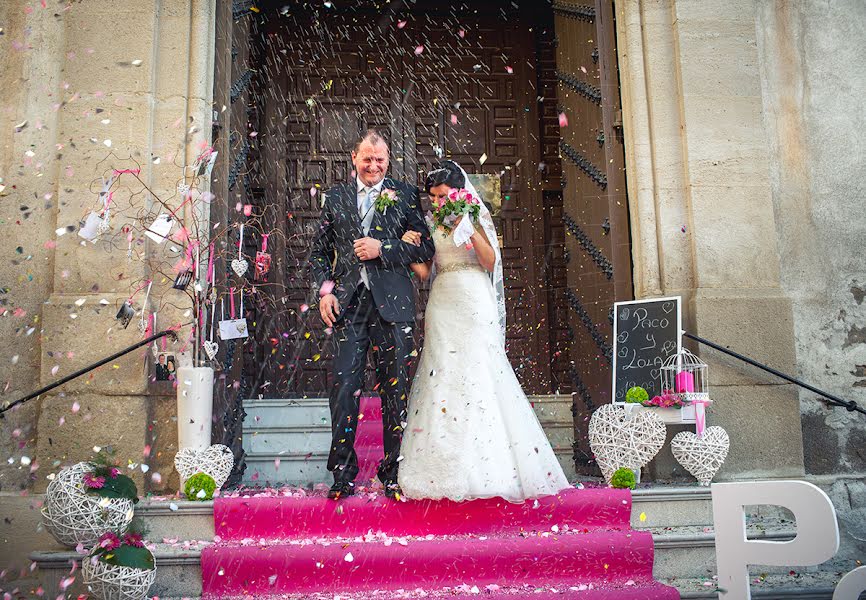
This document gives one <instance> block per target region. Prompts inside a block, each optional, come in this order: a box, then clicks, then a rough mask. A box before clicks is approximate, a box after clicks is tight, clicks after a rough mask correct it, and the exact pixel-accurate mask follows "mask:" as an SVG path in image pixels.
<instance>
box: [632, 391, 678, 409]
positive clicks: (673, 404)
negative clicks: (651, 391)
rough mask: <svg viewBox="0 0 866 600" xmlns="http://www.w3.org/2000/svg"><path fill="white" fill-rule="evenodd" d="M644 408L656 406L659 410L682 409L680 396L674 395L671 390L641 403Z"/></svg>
mask: <svg viewBox="0 0 866 600" xmlns="http://www.w3.org/2000/svg"><path fill="white" fill-rule="evenodd" d="M642 404H643V405H644V406H658V407H659V408H682V407H683V401H682V398H681V397H680V394H675V393H674V391H673V390H662V393H661V395H659V396H653V397H652V398H650V399H649V400H645V401H644V402H642Z"/></svg>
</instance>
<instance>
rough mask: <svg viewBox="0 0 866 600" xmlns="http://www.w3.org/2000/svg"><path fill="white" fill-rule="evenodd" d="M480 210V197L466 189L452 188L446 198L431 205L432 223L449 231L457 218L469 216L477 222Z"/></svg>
mask: <svg viewBox="0 0 866 600" xmlns="http://www.w3.org/2000/svg"><path fill="white" fill-rule="evenodd" d="M480 212H481V199H480V198H477V197H476V196H473V195H472V193H471V192H469V191H468V190H465V189H462V188H461V189H454V190H451V192H450V193H449V194H448V197H447V198H441V199H440V200H439V201H438V203H437V205H436V206H434V207H433V223H434V224H435V225H436V226H437V227H442V228H443V229H444V230H445V231H447V232H449V233H450V232H451V230H452V229H453V228H454V223H455V221H457V219H459V218H460V217H464V216H469V218H471V219H472V220H473V221H474V222H476V223H477V222H478V215H479V214H480Z"/></svg>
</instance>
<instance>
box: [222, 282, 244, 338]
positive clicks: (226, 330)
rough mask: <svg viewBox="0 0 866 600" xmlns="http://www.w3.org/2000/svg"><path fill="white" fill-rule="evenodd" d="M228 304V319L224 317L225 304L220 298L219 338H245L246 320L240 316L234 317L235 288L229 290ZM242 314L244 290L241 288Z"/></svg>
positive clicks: (242, 309)
mask: <svg viewBox="0 0 866 600" xmlns="http://www.w3.org/2000/svg"><path fill="white" fill-rule="evenodd" d="M229 299H230V300H229V303H230V304H229V306H230V310H231V312H230V313H229V315H230V317H231V318H230V319H226V318H225V312H224V311H225V305H224V303H223V301H222V300H220V322H219V330H220V339H221V340H236V339H238V338H245V337H248V336H249V331H248V330H247V320H246V319H245V318H244V317H243V316H241V317H240V318H238V319H236V318H235V288H231V289H230V290H229ZM243 314H244V290H243V288H241V315H243Z"/></svg>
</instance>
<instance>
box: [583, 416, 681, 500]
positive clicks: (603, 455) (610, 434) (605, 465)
mask: <svg viewBox="0 0 866 600" xmlns="http://www.w3.org/2000/svg"><path fill="white" fill-rule="evenodd" d="M666 433H667V431H666V429H665V424H664V421H662V420H661V417H659V416H658V415H656V414H654V413H651V412H648V411H644V410H638V411H635V412H634V413H632V416H631V417H628V413H627V412H626V409H625V407H623V406H617V405H614V404H605V405H604V406H601V407H599V408H598V409H597V410H596V411H595V412H594V413H592V418H591V419H590V420H589V445H590V447H591V448H592V452H593V454H595V460H596V462H597V463H598V466H599V468H600V469H601V472H602V474H603V475H604V478H605V479H606V480H607V482H608V483H610V479H611V477H613V474H614V472H615V471H616V470H617V469H619V468H622V467H625V468H628V469H634V470H638V469H640V468H641V467H642V466H644V465H645V464H647V463H648V462H649V461H651V460H652V459H653V457H654V456H655V455H656V454H658V451H659V450H661V448H662V446H663V445H664V443H665V435H666Z"/></svg>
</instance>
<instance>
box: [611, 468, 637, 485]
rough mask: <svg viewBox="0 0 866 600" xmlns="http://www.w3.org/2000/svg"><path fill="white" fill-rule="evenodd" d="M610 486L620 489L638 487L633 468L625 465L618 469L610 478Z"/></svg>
mask: <svg viewBox="0 0 866 600" xmlns="http://www.w3.org/2000/svg"><path fill="white" fill-rule="evenodd" d="M610 486H611V487H615V488H618V489H625V488H628V489H630V490H633V489H634V488H635V487H637V482H636V481H635V477H634V471H632V470H631V469H627V468H625V467H622V468H619V469H617V470H616V471H615V472H614V474H613V477H611V478H610Z"/></svg>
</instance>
